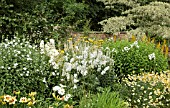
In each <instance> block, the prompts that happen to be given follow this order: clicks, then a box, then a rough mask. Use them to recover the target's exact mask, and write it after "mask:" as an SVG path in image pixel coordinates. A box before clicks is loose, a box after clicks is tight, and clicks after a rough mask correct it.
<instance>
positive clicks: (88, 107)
mask: <svg viewBox="0 0 170 108" xmlns="http://www.w3.org/2000/svg"><path fill="white" fill-rule="evenodd" d="M79 108H127V105H126V103H125V102H124V101H123V100H122V99H120V97H119V95H118V93H116V92H111V91H110V89H105V90H104V91H103V92H102V93H97V94H96V95H92V94H90V95H88V96H84V97H83V98H82V99H81V101H80V105H79Z"/></svg>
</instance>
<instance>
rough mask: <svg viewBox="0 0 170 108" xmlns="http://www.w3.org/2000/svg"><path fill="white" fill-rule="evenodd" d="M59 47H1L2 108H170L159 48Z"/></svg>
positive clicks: (80, 43)
mask: <svg viewBox="0 0 170 108" xmlns="http://www.w3.org/2000/svg"><path fill="white" fill-rule="evenodd" d="M55 45H56V43H55V40H54V39H50V40H49V42H44V41H43V40H42V41H41V43H40V45H39V46H40V49H39V48H38V47H36V46H32V45H30V44H29V42H27V41H25V40H19V39H14V40H12V41H9V40H6V42H4V43H1V44H0V47H1V53H0V55H1V58H0V64H1V67H0V72H1V75H2V77H1V81H2V82H1V83H0V86H1V92H0V95H1V97H0V103H1V106H2V107H5V106H13V105H17V107H21V106H23V107H25V108H27V107H28V106H32V107H41V106H44V107H47V108H48V107H51V108H52V107H54V108H55V107H56V108H62V107H64V108H72V107H75V108H78V107H87V106H89V105H90V106H91V107H92V108H93V107H100V106H101V105H105V106H104V107H108V108H109V107H110V106H116V105H117V108H121V107H126V106H127V105H128V106H136V107H143V106H146V107H155V106H160V107H164V106H166V107H169V104H168V103H169V98H170V96H169V83H168V82H169V73H168V72H164V73H162V71H164V70H166V69H167V58H166V57H165V56H164V54H163V53H162V52H161V50H160V49H159V48H158V45H157V48H156V45H154V44H153V43H150V42H149V41H134V42H128V41H115V42H114V41H112V40H105V41H104V40H95V39H90V38H87V37H79V38H69V39H68V40H67V42H66V43H65V44H64V48H63V49H57V48H56V46H55ZM6 52H7V53H6ZM150 72H153V73H152V74H150ZM160 78H161V79H162V80H161V81H160V80H159V79H160ZM153 79H154V80H153ZM108 87H110V88H111V89H109V90H106V89H105V88H108ZM115 92H116V93H115ZM100 93H101V94H100ZM27 94H29V95H27ZM35 95H36V96H35ZM108 95H109V96H112V97H113V98H109V97H108ZM118 95H120V96H118ZM86 96H87V97H88V98H87V99H86V98H85V97H86ZM96 99H98V101H97V100H96ZM106 101H107V102H106ZM102 102H103V104H101V103H102ZM108 102H111V103H108ZM106 103H107V104H106ZM116 103H117V104H116ZM118 103H119V104H118Z"/></svg>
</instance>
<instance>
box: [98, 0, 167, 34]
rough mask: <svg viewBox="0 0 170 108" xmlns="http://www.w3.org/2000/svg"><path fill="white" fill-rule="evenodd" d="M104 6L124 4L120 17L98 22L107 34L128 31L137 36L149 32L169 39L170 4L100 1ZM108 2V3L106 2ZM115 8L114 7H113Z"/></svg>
mask: <svg viewBox="0 0 170 108" xmlns="http://www.w3.org/2000/svg"><path fill="white" fill-rule="evenodd" d="M100 1H103V2H104V3H105V4H106V6H107V5H108V4H109V5H115V4H117V3H118V4H124V5H126V6H128V8H125V10H123V12H122V13H121V15H120V16H116V17H111V18H108V19H105V20H103V21H101V22H100V24H101V25H102V26H103V30H104V31H105V32H109V33H116V32H120V31H128V32H129V33H130V34H134V35H139V34H142V33H147V32H149V33H150V34H152V35H153V36H164V37H169V33H170V32H169V31H170V11H169V10H170V3H169V1H167V0H159V1H162V2H157V1H158V0H157V1H156V0H155V2H151V0H145V1H141V0H137V1H134V0H129V1H127V0H110V1H112V2H110V1H109V0H100ZM108 1H109V2H108ZM113 8H115V7H113Z"/></svg>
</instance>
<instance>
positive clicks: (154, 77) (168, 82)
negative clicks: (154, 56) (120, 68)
mask: <svg viewBox="0 0 170 108" xmlns="http://www.w3.org/2000/svg"><path fill="white" fill-rule="evenodd" d="M129 80H130V81H129ZM124 81H125V82H126V84H127V85H128V86H130V87H132V96H137V95H139V94H137V93H136V92H135V91H138V90H136V89H137V88H140V91H141V92H142V91H143V94H142V95H144V94H148V95H149V97H148V98H146V99H143V96H138V97H139V98H138V100H133V102H134V103H136V102H138V103H140V102H141V101H142V99H143V100H144V101H148V104H149V105H153V106H157V105H163V103H162V101H159V100H162V99H164V101H166V102H167V106H168V105H169V103H168V102H169V101H170V99H166V98H165V97H164V95H165V94H170V71H165V72H161V73H160V74H155V73H153V72H152V73H143V74H141V75H129V76H128V78H126V79H125V80H124ZM138 81H141V82H143V83H149V84H150V85H151V87H148V88H147V89H146V88H145V87H144V86H143V85H140V84H139V83H137V82H138ZM159 83H162V84H163V86H164V89H163V90H161V89H159V88H157V89H153V88H152V87H154V86H156V85H157V84H159ZM136 87H137V88H136ZM152 90H153V91H152ZM154 95H156V96H157V98H156V99H153V96H154ZM129 101H132V100H131V99H129ZM144 106H145V103H144Z"/></svg>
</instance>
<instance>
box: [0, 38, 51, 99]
mask: <svg viewBox="0 0 170 108" xmlns="http://www.w3.org/2000/svg"><path fill="white" fill-rule="evenodd" d="M48 60H49V57H47V56H45V55H43V54H41V53H40V51H39V50H37V48H36V46H31V45H30V44H29V42H27V41H24V40H19V39H14V40H12V41H8V40H6V41H5V42H4V43H0V75H1V77H0V88H2V89H3V91H4V93H6V94H11V93H12V92H13V91H21V93H22V94H25V93H29V92H31V91H36V92H37V93H38V94H39V96H43V97H44V96H47V95H49V93H50V86H48V85H46V80H45V79H44V78H45V77H47V76H48V77H50V74H51V72H52V71H54V70H53V68H52V67H51V65H50V64H49V62H48Z"/></svg>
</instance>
